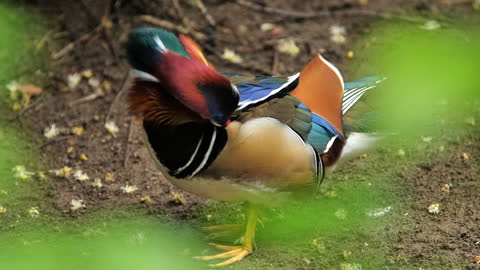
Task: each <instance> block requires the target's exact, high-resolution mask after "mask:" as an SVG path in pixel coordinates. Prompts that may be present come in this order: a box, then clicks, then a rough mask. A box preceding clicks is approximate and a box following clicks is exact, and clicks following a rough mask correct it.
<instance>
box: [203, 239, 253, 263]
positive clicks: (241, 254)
mask: <svg viewBox="0 0 480 270" xmlns="http://www.w3.org/2000/svg"><path fill="white" fill-rule="evenodd" d="M210 245H213V246H215V247H216V248H219V249H223V250H227V252H223V253H220V254H217V255H212V256H199V257H195V258H196V259H200V260H204V261H209V260H214V259H223V258H229V259H228V260H226V261H223V262H221V263H217V264H210V265H209V266H212V267H220V266H224V265H228V264H231V263H234V262H237V261H240V260H241V259H243V258H245V256H247V255H248V254H250V253H251V252H252V250H251V249H250V248H247V247H245V246H224V245H216V244H212V243H211V244H210Z"/></svg>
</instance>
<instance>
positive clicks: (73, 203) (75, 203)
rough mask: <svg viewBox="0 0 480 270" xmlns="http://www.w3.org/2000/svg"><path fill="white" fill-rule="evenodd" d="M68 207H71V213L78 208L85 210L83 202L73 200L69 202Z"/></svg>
mask: <svg viewBox="0 0 480 270" xmlns="http://www.w3.org/2000/svg"><path fill="white" fill-rule="evenodd" d="M70 205H71V206H72V207H70V209H72V211H77V210H78V209H80V208H85V204H84V203H83V200H75V199H73V200H72V201H71V202H70Z"/></svg>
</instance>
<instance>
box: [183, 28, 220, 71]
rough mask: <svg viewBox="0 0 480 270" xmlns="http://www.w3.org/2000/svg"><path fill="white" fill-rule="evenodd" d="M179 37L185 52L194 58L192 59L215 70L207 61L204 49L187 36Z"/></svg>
mask: <svg viewBox="0 0 480 270" xmlns="http://www.w3.org/2000/svg"><path fill="white" fill-rule="evenodd" d="M178 37H179V38H180V42H181V43H182V45H183V47H185V50H186V51H187V53H188V54H189V55H190V57H192V59H195V60H198V61H200V62H202V63H204V64H205V65H207V66H209V67H211V68H213V69H215V67H214V66H213V65H212V64H211V63H210V62H208V61H207V58H206V57H205V55H204V54H203V52H202V49H201V48H200V46H199V45H198V44H197V43H196V42H195V41H193V39H191V38H190V37H188V36H185V35H179V36H178Z"/></svg>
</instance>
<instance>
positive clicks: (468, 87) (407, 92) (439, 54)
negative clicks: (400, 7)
mask: <svg viewBox="0 0 480 270" xmlns="http://www.w3.org/2000/svg"><path fill="white" fill-rule="evenodd" d="M369 38H370V39H369ZM369 38H366V39H365V40H366V41H364V43H363V44H362V45H365V44H368V46H370V47H371V48H370V49H369V50H368V52H369V53H368V54H367V55H366V56H365V57H366V59H372V60H373V62H372V64H373V63H374V64H375V65H376V67H375V68H376V70H378V72H381V73H382V75H384V76H386V77H388V80H386V81H385V82H383V83H382V86H381V89H382V90H381V91H377V92H376V93H375V95H374V96H375V103H376V104H380V105H379V106H380V108H381V115H382V117H381V119H382V120H381V122H380V128H381V129H384V130H389V131H391V132H399V133H403V134H417V135H418V134H423V133H425V132H428V131H430V132H431V131H433V132H435V131H437V132H438V130H439V126H440V125H442V118H446V117H451V116H454V115H458V116H460V114H465V113H467V112H466V108H468V107H469V106H466V104H467V103H468V102H472V101H473V100H474V99H475V98H478V97H479V96H480V76H478V71H479V70H480V50H479V48H480V32H478V30H472V29H469V28H466V27H462V26H458V25H452V24H448V25H442V27H441V28H436V29H433V30H428V29H424V28H422V27H419V26H418V25H411V24H409V25H401V26H392V25H388V26H382V27H379V29H378V30H377V31H374V32H373V34H372V35H370V36H369ZM372 40H373V41H372ZM372 44H373V45H372ZM375 60H376V62H375ZM372 96H373V95H372ZM446 105H447V106H446Z"/></svg>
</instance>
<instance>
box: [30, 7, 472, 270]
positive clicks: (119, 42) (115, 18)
mask: <svg viewBox="0 0 480 270" xmlns="http://www.w3.org/2000/svg"><path fill="white" fill-rule="evenodd" d="M175 2H180V8H175V6H174V3H175ZM187 2H188V1H149V0H132V1H126V0H125V1H123V0H112V1H106V0H105V1H95V0H82V1H72V0H69V1H58V0H37V1H34V2H33V3H32V5H33V6H34V7H35V8H38V9H39V10H41V12H42V13H43V14H46V15H47V16H48V18H50V20H51V23H50V24H51V25H52V27H54V31H53V32H54V33H55V34H54V38H55V39H56V40H57V42H58V43H57V44H60V46H56V47H54V46H52V47H51V48H50V50H51V51H52V53H53V54H54V55H55V54H57V57H56V59H55V61H54V63H53V65H52V75H51V80H50V81H49V85H47V87H46V90H47V91H46V93H45V94H43V95H42V96H41V98H40V100H39V101H38V102H37V103H35V106H33V108H32V109H30V110H29V111H28V112H27V113H26V116H27V118H28V120H29V122H30V123H31V124H32V126H33V129H34V131H35V132H36V134H38V138H39V140H40V143H41V145H42V146H41V151H42V155H43V157H44V158H45V160H47V161H48V163H47V165H46V166H47V167H48V168H62V167H64V166H69V167H72V168H74V169H81V170H82V171H84V172H86V173H87V174H88V175H89V176H90V178H100V179H102V182H103V184H104V187H103V188H100V189H98V188H92V186H91V182H80V181H75V180H74V179H69V180H66V179H60V178H59V179H58V180H57V181H53V182H52V183H53V190H52V192H51V194H52V196H53V202H54V205H55V207H56V208H57V209H58V210H59V211H62V212H65V215H82V211H83V212H85V211H92V209H98V208H101V207H106V208H113V207H117V206H119V205H143V206H140V207H147V208H148V209H151V210H152V211H153V212H155V213H162V214H168V215H172V216H174V217H175V218H176V219H177V220H178V221H179V222H181V221H183V220H188V219H192V218H195V217H197V215H198V213H199V211H198V210H199V209H201V208H202V206H203V205H204V203H205V199H202V198H198V197H196V196H193V195H191V194H188V193H185V192H182V191H181V190H179V189H177V188H175V187H173V186H172V185H170V184H169V183H168V182H166V181H165V179H164V177H163V176H162V175H161V173H160V172H159V171H158V170H157V169H156V168H155V166H154V163H153V162H152V161H151V159H150V156H149V153H148V152H147V149H146V147H145V144H144V142H143V141H142V138H141V133H140V125H139V123H138V122H137V121H136V120H135V119H134V118H132V117H130V116H129V114H128V113H127V111H126V103H125V95H124V93H125V91H122V90H123V89H124V88H125V87H126V85H127V84H128V82H126V81H125V78H126V75H127V73H128V65H127V62H126V58H125V52H124V49H123V48H124V45H125V42H126V38H127V34H128V32H129V30H130V29H132V28H133V27H135V26H141V25H151V24H149V23H147V22H145V18H142V17H141V15H145V14H148V15H151V16H153V17H155V18H159V19H161V20H165V21H168V22H171V23H172V24H174V26H176V27H178V26H182V27H187V29H188V27H190V29H189V30H188V31H189V32H190V33H197V36H198V33H200V34H203V35H204V37H205V38H204V39H202V40H198V38H197V40H198V42H199V43H200V44H206V45H207V47H208V49H207V50H206V54H207V56H208V59H209V60H210V61H211V62H213V64H214V65H215V67H216V68H217V69H219V70H222V71H234V72H239V73H257V74H258V73H264V74H274V75H289V74H292V73H294V72H296V71H298V70H299V69H301V68H302V67H303V66H304V65H305V64H306V63H307V62H308V61H309V60H310V59H311V58H312V57H313V56H314V55H316V54H317V53H319V52H320V53H322V54H323V55H324V56H325V57H326V58H328V59H329V60H330V61H332V62H333V63H334V64H336V65H337V66H338V67H339V68H340V70H342V71H344V72H345V73H346V78H347V80H348V78H349V74H352V73H354V72H355V71H354V70H351V68H349V61H350V60H349V59H348V58H347V57H346V55H347V52H348V51H349V50H350V49H351V48H352V46H353V44H354V43H355V41H356V40H357V39H358V38H359V37H360V36H361V35H363V34H364V33H368V32H369V31H370V29H371V28H370V27H371V25H372V23H374V22H375V21H377V20H382V19H385V16H384V15H385V14H397V15H399V16H405V17H406V16H408V12H410V11H416V12H419V13H421V14H434V15H437V16H442V17H446V18H454V17H455V16H457V15H458V14H464V12H466V10H471V6H470V5H471V3H470V2H469V1H450V2H452V4H450V5H447V4H441V3H437V2H436V1H424V0H408V1H403V0H402V1H399V0H398V1H397V0H395V1H393V0H392V1H383V0H370V1H368V5H361V4H360V2H362V1H358V2H357V1H354V0H338V1H316V0H305V1H289V0H281V1H256V2H257V3H260V4H262V5H266V6H270V7H272V8H275V9H281V10H290V11H293V10H295V11H297V12H298V13H300V15H299V14H296V16H297V18H295V17H292V16H290V17H289V16H283V15H279V14H270V13H266V12H263V11H254V10H252V9H251V8H249V7H246V6H243V5H240V4H238V3H236V2H235V1H222V0H205V1H204V3H205V6H206V8H207V9H208V13H209V14H210V15H211V17H212V18H213V20H214V22H215V25H214V26H213V25H211V24H210V23H209V22H208V20H207V19H206V17H205V16H204V15H203V14H202V13H201V12H200V11H199V9H198V7H196V6H194V5H190V4H188V3H187ZM239 2H241V1H239ZM365 2H366V1H365ZM445 2H449V1H445ZM313 11H314V12H325V14H324V15H323V16H319V17H316V18H298V17H302V16H305V15H306V14H307V15H308V14H309V13H310V12H313ZM265 22H270V23H275V24H276V25H278V26H279V27H280V28H279V29H278V33H275V34H272V33H269V32H263V31H261V30H260V25H261V24H262V23H265ZM333 24H341V25H343V26H345V27H346V32H347V40H346V42H345V43H343V44H336V43H334V42H332V40H331V39H330V34H329V27H330V26H332V25H333ZM169 30H172V29H169ZM177 30H178V29H177ZM173 31H174V32H176V31H175V30H173ZM285 37H291V38H293V39H294V40H295V41H296V43H297V45H298V46H299V48H300V50H301V53H300V54H299V55H298V56H296V57H291V56H288V55H284V54H278V53H275V49H274V46H275V44H276V43H277V41H278V40H280V39H282V38H285ZM69 44H70V45H69ZM72 44H73V45H72ZM63 46H66V47H67V48H68V47H69V46H70V47H71V50H68V49H67V51H65V50H62V49H63V48H64V47H63ZM224 48H230V49H233V50H235V51H236V52H238V53H239V54H241V55H242V57H243V59H244V61H243V63H242V64H238V65H237V64H231V63H228V62H226V61H225V60H222V59H221V58H220V57H219V55H221V54H222V53H223V49H224ZM87 69H91V70H92V74H93V77H94V78H96V79H98V80H99V81H100V82H102V83H103V84H102V86H103V87H102V88H103V91H102V93H101V94H100V95H98V96H94V98H92V99H91V100H85V97H88V96H90V95H92V94H94V93H95V90H96V89H94V87H92V86H90V85H89V84H88V83H87V81H88V79H85V78H84V79H83V80H82V81H81V83H80V84H79V85H78V87H77V88H76V89H75V90H73V91H67V90H66V89H67V77H68V75H69V74H71V73H74V72H82V71H84V70H87ZM365 75H368V74H365ZM352 79H354V78H352ZM109 85H111V87H110V86H109ZM109 120H112V121H115V123H116V124H117V125H118V126H119V129H120V130H119V132H118V134H116V136H112V135H110V134H108V133H107V132H105V127H104V123H105V122H106V121H109ZM52 123H55V124H57V126H59V127H61V128H64V130H63V131H62V134H61V135H60V136H59V137H57V138H55V139H53V140H50V141H46V140H45V139H44V138H43V136H42V134H43V130H44V128H45V127H47V126H48V125H50V124H52ZM75 126H82V127H83V128H84V129H85V132H84V133H83V134H82V135H80V136H76V135H74V134H73V133H71V132H70V131H69V130H70V129H71V128H72V127H75ZM479 140H480V137H478V135H477V136H476V137H474V138H471V140H470V141H466V142H464V143H462V144H461V145H459V146H458V150H457V151H456V152H455V153H453V154H452V155H451V156H449V157H448V158H446V159H444V160H440V161H436V162H434V163H432V164H430V163H428V164H423V165H421V166H418V168H417V169H416V170H415V171H413V172H411V173H409V174H406V175H404V176H403V178H404V183H406V186H407V190H409V191H410V194H412V195H411V198H410V199H411V205H408V206H407V208H408V212H409V214H410V215H415V216H416V217H418V218H416V219H412V220H410V221H409V222H407V223H403V224H399V226H400V229H399V230H398V233H396V234H394V235H392V236H391V238H392V239H391V242H392V243H393V244H389V245H388V248H389V249H390V252H391V253H392V254H396V256H397V259H398V258H404V262H403V264H404V266H407V267H406V268H405V269H413V265H415V264H417V263H418V264H419V265H422V263H424V262H426V261H429V260H439V261H442V262H445V265H446V266H449V265H458V264H460V265H469V266H467V267H470V268H471V269H475V265H474V264H473V263H471V259H473V257H474V256H475V255H480V245H479V244H477V245H475V242H477V241H480V225H479V224H480V212H479V211H478V198H479V191H480V183H479V182H478V172H479V170H480V167H479V165H478V164H479V160H478V157H480V147H479V145H478V143H476V142H478V141H479ZM70 147H73V151H67V149H68V148H70ZM465 149H468V150H469V152H470V155H471V161H470V162H469V163H466V162H465V161H464V160H463V159H462V158H461V154H460V153H462V152H464V151H465ZM81 154H85V155H87V157H88V160H86V161H85V160H81V159H80V155H81ZM107 173H111V174H113V180H111V181H105V175H106V174H107ZM437 178H444V179H445V181H446V182H450V183H452V185H453V187H454V188H453V189H452V192H450V193H449V195H448V196H443V195H441V194H439V195H438V198H435V199H437V200H438V202H440V203H441V204H445V205H449V206H450V207H449V208H448V209H450V210H447V211H444V212H442V213H441V214H440V215H439V216H438V218H437V219H433V220H432V218H431V216H429V215H428V213H426V212H425V209H424V208H425V205H428V204H429V203H430V202H431V199H432V194H433V193H435V192H434V190H437V189H438V187H437V184H438V182H437V181H436V180H435V179H437ZM126 184H130V185H136V186H137V187H138V189H139V190H138V191H136V192H135V193H133V194H129V195H125V194H123V193H122V190H121V186H125V185H126ZM175 194H181V195H183V196H184V199H185V201H186V203H181V201H180V200H179V199H178V195H177V197H176V195H175ZM435 194H436V193H435ZM147 195H148V196H150V198H151V202H150V203H146V204H141V203H140V198H142V197H144V196H147ZM435 196H437V195H435ZM71 198H79V199H83V200H85V201H86V202H87V208H86V209H85V210H82V211H80V212H75V213H71V212H70V211H69V208H70V205H69V203H70V200H71ZM418 213H421V214H418ZM445 217H447V218H445ZM399 261H400V262H398V260H397V262H396V263H395V264H393V265H397V266H398V267H399V268H400V266H401V265H402V260H399ZM289 263H292V262H288V263H287V264H289ZM303 267H305V266H302V267H300V266H292V268H291V269H304V268H303ZM410 267H412V268H410ZM288 269H290V268H288ZM305 269H314V268H308V267H306V268H305ZM389 269H396V268H395V266H393V267H391V268H389Z"/></svg>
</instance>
